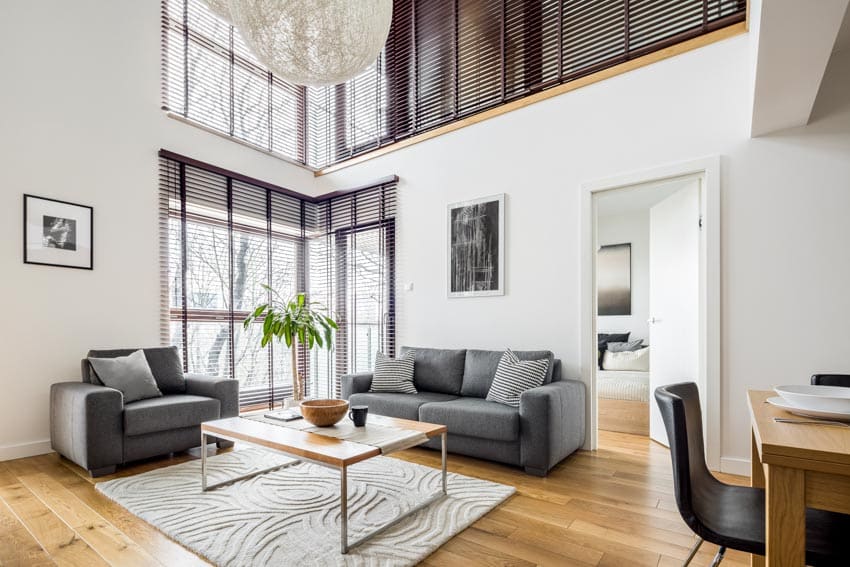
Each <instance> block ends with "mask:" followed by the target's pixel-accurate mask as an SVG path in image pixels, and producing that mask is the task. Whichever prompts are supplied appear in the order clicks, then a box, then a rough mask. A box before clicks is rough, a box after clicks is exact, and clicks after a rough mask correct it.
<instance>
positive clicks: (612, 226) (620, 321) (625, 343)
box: [594, 174, 703, 445]
mask: <svg viewBox="0 0 850 567" xmlns="http://www.w3.org/2000/svg"><path fill="white" fill-rule="evenodd" d="M702 186H703V176H702V175H700V174H696V175H685V176H681V177H676V178H667V179H661V180H656V181H651V182H644V183H639V184H636V185H631V186H625V187H619V188H616V189H611V190H608V191H601V192H598V193H596V194H594V211H595V226H596V259H595V269H596V272H595V281H596V302H595V303H596V313H595V317H596V319H595V320H596V325H595V326H596V339H597V361H596V367H595V368H594V373H595V384H596V388H595V394H596V404H597V410H598V413H597V416H598V418H597V419H598V428H599V429H600V430H607V431H617V432H622V433H629V434H633V435H641V436H649V437H650V438H651V439H653V440H655V441H657V442H658V443H661V444H663V445H667V435H666V431H665V430H664V425H663V422H662V420H661V417H660V414H659V412H658V410H657V407H656V406H655V403H654V401H653V397H652V395H653V394H652V393H653V391H654V390H655V388H657V387H658V386H660V385H663V384H669V383H675V382H682V381H693V382H697V383H699V382H700V329H701V324H700V317H701V313H700V285H701V284H700V273H701V270H700V250H701V245H700V242H701V239H702V234H701V233H702V213H701V203H702V199H701V191H702Z"/></svg>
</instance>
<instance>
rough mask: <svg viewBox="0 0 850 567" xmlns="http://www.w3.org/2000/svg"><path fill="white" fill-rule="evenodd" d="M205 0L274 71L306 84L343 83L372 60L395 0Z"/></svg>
mask: <svg viewBox="0 0 850 567" xmlns="http://www.w3.org/2000/svg"><path fill="white" fill-rule="evenodd" d="M205 1H206V2H207V4H208V5H209V7H210V9H211V10H212V11H213V12H214V13H215V14H217V15H219V16H221V17H223V18H224V19H226V20H228V21H230V22H232V23H233V25H234V26H235V27H236V29H238V30H239V33H240V34H241V35H242V38H243V39H244V40H245V43H246V44H247V45H248V47H249V48H250V49H251V51H252V52H253V53H254V55H255V56H256V57H257V59H259V60H260V61H261V62H262V63H264V64H265V65H266V66H267V67H268V68H269V69H270V70H271V72H272V73H274V74H275V75H277V76H278V77H280V78H281V79H283V80H284V81H288V82H290V83H295V84H297V85H308V86H326V85H336V84H339V83H343V82H345V81H347V80H348V79H351V78H352V77H354V76H356V75H358V74H359V73H360V72H361V71H363V70H364V69H366V68H367V67H368V66H369V65H371V64H372V63H374V61H375V59H376V58H377V57H378V54H380V52H381V49H382V48H383V47H384V43H385V42H386V41H387V35H388V34H389V31H390V22H391V20H392V10H393V3H392V0H205ZM228 15H229V16H230V18H228V17H227V16H228Z"/></svg>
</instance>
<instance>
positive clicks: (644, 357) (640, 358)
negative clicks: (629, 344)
mask: <svg viewBox="0 0 850 567" xmlns="http://www.w3.org/2000/svg"><path fill="white" fill-rule="evenodd" d="M602 369H603V370H629V371H632V372H649V348H642V349H640V350H627V351H623V352H613V351H610V350H606V351H605V353H604V354H603V355H602Z"/></svg>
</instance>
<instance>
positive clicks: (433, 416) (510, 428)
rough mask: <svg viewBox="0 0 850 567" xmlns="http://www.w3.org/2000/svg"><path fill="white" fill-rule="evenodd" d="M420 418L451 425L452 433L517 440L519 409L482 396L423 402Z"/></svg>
mask: <svg viewBox="0 0 850 567" xmlns="http://www.w3.org/2000/svg"><path fill="white" fill-rule="evenodd" d="M419 419H420V420H421V421H427V422H429V423H440V424H443V425H445V426H446V427H448V429H449V435H464V436H467V437H478V438H480V439H490V440H493V441H516V440H517V438H518V437H519V410H517V409H516V408H512V407H510V406H506V405H504V404H499V403H496V402H488V401H487V400H482V399H481V398H458V399H457V400H452V401H448V402H440V403H429V404H424V405H423V406H422V407H420V408H419Z"/></svg>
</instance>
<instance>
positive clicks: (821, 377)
mask: <svg viewBox="0 0 850 567" xmlns="http://www.w3.org/2000/svg"><path fill="white" fill-rule="evenodd" d="M812 385H813V386H842V387H844V388H850V374H815V375H813V376H812Z"/></svg>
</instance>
